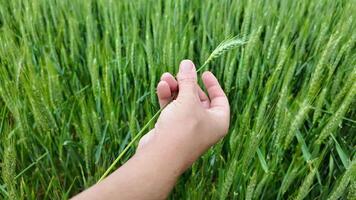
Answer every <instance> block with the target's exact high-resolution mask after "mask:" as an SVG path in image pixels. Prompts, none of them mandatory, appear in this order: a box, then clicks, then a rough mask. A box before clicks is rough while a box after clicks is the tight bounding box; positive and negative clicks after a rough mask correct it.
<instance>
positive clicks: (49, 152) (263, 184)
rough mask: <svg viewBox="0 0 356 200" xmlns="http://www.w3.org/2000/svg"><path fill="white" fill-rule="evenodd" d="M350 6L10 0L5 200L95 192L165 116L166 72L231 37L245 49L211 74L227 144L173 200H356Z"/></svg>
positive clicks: (3, 20) (1, 123) (0, 97)
mask: <svg viewBox="0 0 356 200" xmlns="http://www.w3.org/2000/svg"><path fill="white" fill-rule="evenodd" d="M355 5H356V4H355V1H353V0H340V1H335V0H318V1H308V0H300V1H295V0H283V1H277V0H269V1H252V0H236V1H232V0H221V1H216V0H206V1H188V0H187V1H183V0H182V1H165V0H148V1H144V0H142V1H141V0H138V1H131V0H121V1H113V0H97V1H79V0H32V1H21V0H11V1H7V0H1V1H0V139H1V144H0V161H1V165H0V169H1V177H2V178H1V181H0V195H1V196H0V198H9V199H17V198H19V199H21V198H25V199H36V198H41V199H42V198H47V199H61V198H67V197H69V196H71V195H73V194H75V193H78V192H79V191H81V190H83V189H84V188H86V187H88V186H90V185H91V184H93V183H95V182H96V181H97V180H98V179H99V178H100V176H101V175H102V174H103V173H104V171H105V170H106V169H107V168H108V166H109V165H110V164H111V163H112V162H113V160H114V159H115V158H116V156H117V155H118V154H119V153H120V152H121V151H122V150H123V149H124V148H125V146H126V145H127V144H128V143H129V142H130V141H131V139H132V138H133V137H135V136H136V134H137V133H138V132H139V131H140V129H141V128H142V126H143V125H144V124H145V123H146V122H147V121H148V120H150V118H151V117H152V116H153V115H154V114H155V113H156V112H157V111H158V109H159V108H158V103H157V99H156V96H155V86H156V84H157V82H158V80H159V77H160V75H161V74H162V73H163V72H165V71H169V72H172V73H176V72H177V68H178V64H179V61H180V60H182V59H184V58H189V59H192V60H193V61H194V62H195V63H196V64H197V66H201V65H202V64H203V63H204V61H205V60H206V59H207V58H208V56H209V54H210V53H211V51H212V50H214V48H215V47H216V46H217V45H218V44H219V43H220V42H221V41H222V40H224V39H226V38H228V37H231V36H234V35H239V37H241V38H244V39H245V40H246V41H247V43H246V44H244V45H243V46H241V47H238V48H236V49H234V50H231V51H229V52H228V53H226V54H224V55H223V56H221V57H220V58H217V59H214V60H213V61H212V62H211V63H210V64H208V65H207V67H206V68H205V69H209V70H211V71H212V72H213V73H215V74H216V75H217V77H218V78H219V80H220V82H221V83H222V85H223V87H224V90H225V91H226V93H227V95H228V97H229V100H230V104H231V113H232V115H231V125H230V131H229V134H228V135H227V136H226V137H225V138H224V140H223V141H221V142H220V143H219V144H217V145H216V146H215V147H214V148H212V149H211V150H209V151H208V152H207V153H206V154H205V155H204V156H203V157H202V158H201V159H200V160H199V161H198V162H196V163H195V164H194V165H193V166H192V168H191V169H189V170H188V171H187V172H186V173H185V174H184V175H183V176H182V178H181V179H180V180H179V182H178V184H177V186H176V187H175V189H174V190H173V192H172V194H171V198H172V199H287V198H295V199H303V198H306V199H327V198H330V199H337V198H343V199H346V198H350V199H354V198H356V181H355V177H356V158H355V145H356V137H355V134H356V119H355V118H356V109H355V96H356V44H355V42H356V15H355V13H356V6H355ZM151 126H152V125H151ZM134 150H135V149H134V148H130V150H129V151H128V152H127V153H126V154H125V156H124V157H123V159H121V161H120V164H122V163H123V162H125V160H127V159H128V158H129V157H130V156H131V155H132V154H133V153H134Z"/></svg>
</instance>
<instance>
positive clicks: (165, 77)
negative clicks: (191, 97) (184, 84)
mask: <svg viewBox="0 0 356 200" xmlns="http://www.w3.org/2000/svg"><path fill="white" fill-rule="evenodd" d="M161 81H166V82H167V83H168V85H169V88H170V89H171V92H172V93H173V92H177V90H178V82H177V80H176V79H175V78H174V76H173V75H172V74H170V73H168V72H166V73H163V74H162V76H161Z"/></svg>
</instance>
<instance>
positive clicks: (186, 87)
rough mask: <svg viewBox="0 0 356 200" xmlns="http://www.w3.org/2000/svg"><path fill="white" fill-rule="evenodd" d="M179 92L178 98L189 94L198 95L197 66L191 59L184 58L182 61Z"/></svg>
mask: <svg viewBox="0 0 356 200" xmlns="http://www.w3.org/2000/svg"><path fill="white" fill-rule="evenodd" d="M177 80H178V87H179V94H178V98H177V99H179V98H180V97H184V96H189V97H197V98H198V95H197V72H196V69H195V66H194V64H193V62H192V61H190V60H183V61H182V62H181V63H180V67H179V72H178V75H177Z"/></svg>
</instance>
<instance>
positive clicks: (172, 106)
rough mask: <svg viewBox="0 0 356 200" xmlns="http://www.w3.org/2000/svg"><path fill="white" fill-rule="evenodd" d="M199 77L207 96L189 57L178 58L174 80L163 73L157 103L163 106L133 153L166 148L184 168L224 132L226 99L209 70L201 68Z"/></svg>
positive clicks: (227, 113) (227, 111) (226, 125)
mask: <svg viewBox="0 0 356 200" xmlns="http://www.w3.org/2000/svg"><path fill="white" fill-rule="evenodd" d="M202 80H203V83H204V85H205V88H206V89H207V92H208V95H209V97H208V96H207V95H206V94H205V92H204V91H203V90H202V89H201V88H200V86H199V85H198V82H197V73H196V69H195V66H194V64H193V63H192V61H190V60H183V61H182V62H181V64H180V69H179V73H178V75H177V80H176V79H175V78H174V77H173V76H172V75H171V74H170V73H164V74H163V75H162V77H161V81H160V82H159V83H158V86H157V95H158V99H159V103H160V106H161V107H164V106H166V107H165V108H164V109H163V111H162V113H161V114H160V116H159V118H158V120H157V123H156V124H155V128H154V129H152V130H151V131H150V132H149V133H148V134H146V135H145V136H144V137H143V138H142V139H141V140H140V142H139V146H138V149H137V153H136V154H139V153H140V152H143V151H145V149H157V150H160V151H165V152H167V154H166V155H168V157H170V158H174V159H177V160H178V163H179V164H180V165H181V166H182V170H183V171H184V170H185V169H186V168H187V167H189V166H190V165H191V164H192V163H193V162H194V161H195V160H196V159H198V158H199V157H200V156H201V155H202V154H203V153H204V152H205V151H206V150H207V149H208V148H209V147H211V146H212V145H214V144H215V143H217V142H218V141H219V140H220V139H221V138H222V137H224V136H225V135H226V133H227V131H228V127H229V119H230V108H229V102H228V99H227V97H226V95H225V93H224V91H223V90H222V88H221V86H220V85H219V82H218V81H217V79H216V78H215V76H214V75H213V74H212V73H211V72H204V73H203V75H202ZM178 88H179V89H178ZM176 93H178V96H177V98H176V99H174V97H175V94H176ZM172 99H174V100H173V101H172V102H171V100H172ZM167 104H168V105H167Z"/></svg>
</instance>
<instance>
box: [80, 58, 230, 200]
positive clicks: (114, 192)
mask: <svg viewBox="0 0 356 200" xmlns="http://www.w3.org/2000/svg"><path fill="white" fill-rule="evenodd" d="M202 80H203V83H204V86H205V88H206V90H207V92H208V95H206V94H205V93H204V92H203V90H202V89H201V88H200V86H199V85H198V83H197V73H196V69H195V66H194V64H193V63H192V61H190V60H183V61H182V62H181V64H180V68H179V73H178V75H177V79H175V78H174V76H172V75H171V74H169V73H164V74H163V75H162V77H161V81H160V82H159V83H158V85H157V95H158V99H159V103H160V106H161V107H163V106H166V105H167V104H168V105H167V106H166V107H165V108H164V110H163V111H162V113H161V114H160V116H159V118H158V120H157V122H156V124H155V128H154V129H152V130H150V131H149V132H148V133H147V134H146V135H145V136H144V137H142V139H141V140H140V142H139V145H138V148H137V151H136V153H135V155H134V156H133V157H132V158H130V159H129V160H128V161H127V162H126V163H125V164H124V165H122V166H121V167H120V168H119V169H117V170H116V171H115V172H113V173H112V174H111V175H110V176H108V177H107V178H106V179H104V180H103V181H101V182H100V183H98V184H96V185H93V186H92V187H90V188H89V189H87V190H85V191H84V192H82V193H80V194H79V195H77V196H75V197H74V198H73V199H78V200H79V199H123V200H126V199H145V200H146V199H147V200H149V199H166V198H167V197H168V195H169V193H170V191H171V190H172V188H173V187H174V185H175V183H176V181H177V179H178V177H179V176H180V175H181V174H182V173H183V172H184V171H185V170H186V169H187V168H189V167H190V166H191V165H192V164H193V162H194V161H195V160H197V159H198V158H199V157H200V156H201V155H202V154H203V153H204V152H205V151H206V150H207V149H209V148H210V147H211V146H212V145H214V144H215V143H217V142H218V141H219V140H220V139H221V138H222V137H224V136H225V135H226V133H227V131H228V128H229V119H230V107H229V102H228V99H227V97H226V95H225V93H224V91H223V90H222V89H221V87H220V84H219V82H218V81H217V79H216V78H215V76H214V75H213V74H212V73H211V72H204V73H203V75H202ZM178 88H179V91H178ZM176 93H178V96H177V98H176V99H175V100H173V101H172V102H171V103H169V102H170V101H171V99H172V98H173V97H174V94H176ZM208 96H209V97H208Z"/></svg>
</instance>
